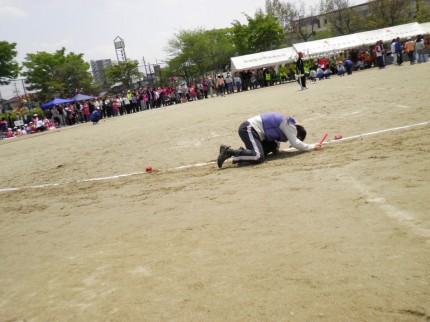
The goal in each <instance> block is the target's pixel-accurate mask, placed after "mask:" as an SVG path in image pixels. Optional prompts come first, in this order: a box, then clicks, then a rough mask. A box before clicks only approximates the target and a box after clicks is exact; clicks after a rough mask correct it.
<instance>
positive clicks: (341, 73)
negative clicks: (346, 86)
mask: <svg viewBox="0 0 430 322" xmlns="http://www.w3.org/2000/svg"><path fill="white" fill-rule="evenodd" d="M337 75H338V76H344V75H345V67H344V66H343V64H342V62H341V61H338V62H337Z"/></svg>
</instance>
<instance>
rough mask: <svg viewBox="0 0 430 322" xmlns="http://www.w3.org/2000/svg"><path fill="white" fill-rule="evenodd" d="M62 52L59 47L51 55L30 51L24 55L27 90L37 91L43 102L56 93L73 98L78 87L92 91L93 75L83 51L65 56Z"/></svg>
mask: <svg viewBox="0 0 430 322" xmlns="http://www.w3.org/2000/svg"><path fill="white" fill-rule="evenodd" d="M65 51H66V49H65V48H62V49H60V50H57V51H56V52H55V53H54V54H50V53H47V52H38V53H37V54H33V53H30V54H27V56H26V58H25V62H24V63H23V65H24V67H25V68H26V71H25V72H24V73H23V75H24V76H26V77H27V80H26V83H28V84H31V85H30V86H28V87H27V89H29V90H35V91H38V97H39V99H40V101H42V102H43V101H48V100H50V99H52V98H53V97H56V96H61V97H72V96H74V95H75V92H76V90H77V89H79V90H80V91H83V92H87V93H90V92H91V81H92V76H91V74H90V73H89V71H88V70H89V64H88V63H86V62H84V60H83V58H82V57H83V54H75V53H73V52H72V53H70V54H68V55H67V56H66V55H65Z"/></svg>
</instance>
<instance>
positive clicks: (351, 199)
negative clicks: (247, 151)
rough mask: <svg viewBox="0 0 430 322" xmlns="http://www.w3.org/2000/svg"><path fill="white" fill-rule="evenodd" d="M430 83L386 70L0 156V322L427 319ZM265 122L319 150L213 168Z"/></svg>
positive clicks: (151, 115) (99, 129)
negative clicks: (288, 128) (247, 123)
mask: <svg viewBox="0 0 430 322" xmlns="http://www.w3.org/2000/svg"><path fill="white" fill-rule="evenodd" d="M428 84H430V63H427V64H423V65H414V66H409V65H405V66H402V67H400V68H397V67H389V68H387V69H386V70H382V71H380V70H376V69H375V70H370V71H365V72H358V73H354V74H353V75H352V76H349V77H343V78H337V77H334V78H332V79H331V80H326V81H320V82H318V84H315V85H313V84H309V87H310V89H309V90H307V91H304V92H300V91H298V86H296V85H294V84H287V85H280V86H275V87H272V88H267V89H260V90H256V91H251V92H244V93H240V94H235V95H232V96H229V97H225V98H214V99H210V100H206V101H198V102H193V103H189V104H188V103H187V104H184V105H180V106H172V107H166V108H162V109H158V110H151V111H146V112H142V113H138V114H133V115H129V116H125V117H121V118H115V119H108V120H104V121H102V122H101V123H100V124H99V125H97V126H92V125H91V124H84V125H80V126H76V127H73V128H68V129H63V130H54V131H51V132H49V133H47V134H43V135H38V136H33V137H32V136H29V137H28V138H25V139H20V140H15V141H14V140H11V141H8V142H1V143H0V161H1V164H2V171H1V177H0V178H1V186H0V189H5V188H17V190H14V191H2V192H0V198H1V199H0V200H1V205H2V210H3V211H2V212H1V215H0V222H1V228H0V255H1V258H2V260H1V264H0V319H1V320H2V321H20V320H26V321H428V320H430V286H429V281H430V276H429V275H430V256H429V255H430V252H429V251H430V217H429V213H430V212H429V210H430V206H429V197H430V193H429V191H430V189H429V188H430V186H429V182H430V181H429V180H430V171H429V170H430V167H429V165H430V164H429V152H430V125H429V123H426V124H421V123H422V122H429V121H430V109H429V101H430V91H429V90H428ZM272 111H273V112H281V113H286V114H290V115H292V116H294V117H295V118H296V119H297V120H299V121H300V122H301V123H302V124H303V125H304V126H305V127H306V128H307V130H308V133H309V134H308V138H307V140H306V141H308V142H316V141H318V140H319V139H320V138H321V137H322V135H323V134H324V133H329V140H328V141H329V142H328V144H325V145H324V148H323V150H321V151H315V152H310V153H297V152H294V151H290V150H288V151H283V152H282V153H280V154H279V155H278V156H276V157H272V158H269V159H268V160H267V162H265V163H264V164H261V165H257V166H251V167H237V166H236V165H232V164H231V163H229V162H226V164H225V168H224V169H222V170H218V169H217V167H216V164H215V163H214V160H215V159H216V157H217V151H218V147H219V145H220V144H221V143H225V144H229V145H232V146H234V147H238V146H239V145H240V143H241V142H240V140H239V138H238V136H237V134H236V131H237V128H238V126H239V124H240V123H241V122H242V121H243V120H245V119H247V118H248V117H250V116H253V115H255V114H259V113H264V112H272ZM419 124H420V125H419ZM401 126H407V127H406V128H404V129H397V130H395V129H394V128H397V127H401ZM386 129H394V130H392V131H387V132H383V133H374V132H377V131H380V130H386ZM338 133H341V134H343V136H344V137H346V138H349V137H351V136H355V135H360V134H365V133H371V134H370V135H368V136H362V137H358V138H355V139H347V140H343V141H338V142H333V141H332V139H333V137H334V135H335V134H338ZM283 148H284V149H287V148H288V145H284V146H283ZM197 164H198V166H195V165H197ZM149 165H151V166H152V167H153V168H154V169H155V170H154V171H153V172H152V173H145V171H144V169H145V168H146V167H147V166H149ZM187 165H190V167H186V168H183V169H179V168H178V167H181V166H187ZM133 173H134V175H130V176H126V177H121V178H111V177H112V176H118V175H124V174H133ZM92 178H105V179H103V180H101V179H100V180H97V181H88V182H82V180H85V179H92ZM54 184H55V185H54ZM56 184H58V185H56ZM37 185H47V186H45V187H40V188H28V187H34V186H37Z"/></svg>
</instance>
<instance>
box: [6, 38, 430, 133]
mask: <svg viewBox="0 0 430 322" xmlns="http://www.w3.org/2000/svg"><path fill="white" fill-rule="evenodd" d="M427 48H428V39H424V37H423V36H421V35H419V36H418V37H416V39H411V38H407V39H406V40H405V42H404V43H402V42H401V40H400V39H399V38H397V39H393V41H392V43H391V44H390V45H384V43H383V42H382V41H377V42H376V44H375V46H370V47H366V48H361V49H352V50H348V51H345V52H343V53H340V54H335V55H330V56H320V57H315V58H312V59H307V60H306V61H305V64H304V65H305V67H304V71H305V76H306V78H307V79H309V80H310V81H311V82H312V83H316V82H317V81H318V80H324V79H330V77H331V76H332V75H337V76H344V75H351V74H352V73H353V71H357V70H363V69H368V68H373V67H378V68H380V69H383V68H385V66H386V65H387V64H395V65H397V66H401V65H402V64H403V62H404V61H409V62H410V64H415V63H416V62H418V63H424V62H426V61H427V58H426V55H425V50H426V49H427ZM427 57H428V55H427ZM295 81H296V66H295V63H290V64H283V65H276V66H268V67H264V68H257V69H252V70H243V71H239V72H235V73H229V72H226V73H219V74H217V75H216V77H215V78H214V79H212V78H211V76H207V77H204V78H203V79H201V80H200V81H197V82H190V83H189V84H187V83H186V82H184V81H183V82H179V83H176V84H174V85H172V86H167V87H158V88H153V87H151V86H145V87H142V88H138V89H135V90H127V91H125V92H122V93H119V94H115V95H107V96H103V97H95V98H94V100H85V101H79V102H76V103H73V104H61V105H58V106H54V107H52V108H51V109H49V110H47V111H44V113H43V116H42V117H41V118H40V117H39V116H38V115H37V114H35V115H34V116H33V118H31V119H29V118H28V117H27V118H26V119H24V121H23V124H21V125H19V126H13V125H12V120H10V119H9V120H7V119H6V118H2V120H1V121H0V131H1V136H0V138H13V137H19V136H22V135H27V134H32V133H37V132H43V131H46V130H49V129H55V128H59V127H64V126H72V125H75V124H80V123H87V122H92V123H93V124H98V121H99V120H100V119H103V118H111V117H119V116H122V115H127V114H132V113H138V112H142V111H145V110H150V109H156V108H160V107H163V106H171V105H176V104H184V103H189V102H193V101H197V100H201V99H208V98H212V97H223V96H226V95H231V94H234V93H240V92H244V91H250V90H256V89H258V88H265V87H270V86H275V85H279V84H285V83H288V82H295Z"/></svg>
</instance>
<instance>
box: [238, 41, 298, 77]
mask: <svg viewBox="0 0 430 322" xmlns="http://www.w3.org/2000/svg"><path fill="white" fill-rule="evenodd" d="M296 56H297V52H296V51H295V50H294V48H293V47H288V48H282V49H276V50H271V51H264V52H261V53H256V54H251V55H244V56H237V57H232V58H231V70H232V71H233V72H234V71H240V70H246V69H254V68H261V67H267V66H273V65H281V64H285V63H291V62H293V61H294V60H295V58H296Z"/></svg>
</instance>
